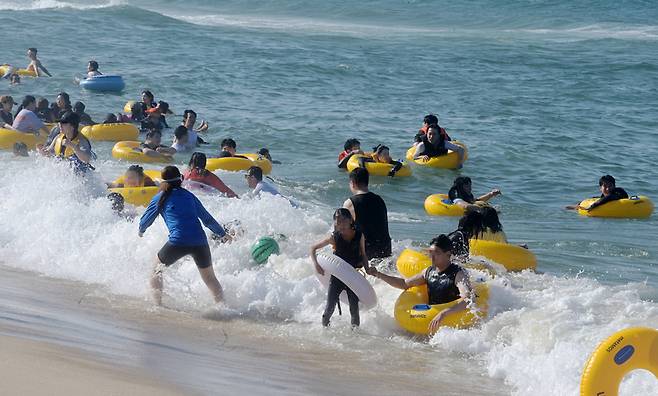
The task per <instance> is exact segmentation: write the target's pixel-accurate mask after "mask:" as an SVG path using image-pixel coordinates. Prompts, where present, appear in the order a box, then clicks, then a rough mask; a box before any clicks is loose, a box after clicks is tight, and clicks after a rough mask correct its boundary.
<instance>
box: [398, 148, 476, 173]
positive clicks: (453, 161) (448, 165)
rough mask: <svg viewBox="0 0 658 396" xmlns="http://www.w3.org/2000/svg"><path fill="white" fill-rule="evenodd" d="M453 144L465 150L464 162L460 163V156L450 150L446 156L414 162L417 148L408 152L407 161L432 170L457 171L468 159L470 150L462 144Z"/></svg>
mask: <svg viewBox="0 0 658 396" xmlns="http://www.w3.org/2000/svg"><path fill="white" fill-rule="evenodd" d="M452 143H454V144H456V145H458V146H461V147H463V148H464V161H463V162H461V163H460V162H459V155H458V154H457V153H456V152H454V151H452V150H448V154H446V155H441V156H438V157H432V158H430V159H429V160H427V161H423V160H421V159H417V160H414V153H415V152H416V146H412V147H410V148H409V150H407V160H409V161H413V162H415V163H416V164H418V165H423V166H429V167H430V168H443V169H457V168H459V166H460V165H461V164H463V163H464V162H466V160H467V159H468V149H467V148H466V145H465V144H463V143H461V142H457V141H453V142H452Z"/></svg>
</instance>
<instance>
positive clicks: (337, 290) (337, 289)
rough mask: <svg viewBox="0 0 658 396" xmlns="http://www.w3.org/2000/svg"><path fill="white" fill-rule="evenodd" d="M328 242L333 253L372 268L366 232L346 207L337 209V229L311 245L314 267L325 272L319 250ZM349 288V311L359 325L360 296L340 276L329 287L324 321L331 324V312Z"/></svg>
mask: <svg viewBox="0 0 658 396" xmlns="http://www.w3.org/2000/svg"><path fill="white" fill-rule="evenodd" d="M327 245H331V246H332V248H333V250H334V255H336V256H338V257H340V258H341V259H343V260H345V261H346V262H347V263H348V264H350V265H351V266H353V267H354V268H361V267H363V268H365V270H366V271H370V268H369V266H368V257H367V255H366V251H365V239H364V238H363V234H362V233H361V231H359V230H358V229H357V227H356V225H355V224H354V220H353V218H352V214H351V213H350V211H349V210H347V209H345V208H340V209H337V210H336V212H335V213H334V232H333V233H332V234H331V235H330V236H329V237H328V238H326V239H324V240H322V241H320V242H318V243H316V244H315V245H313V246H312V247H311V260H313V264H314V265H315V270H316V271H317V272H318V273H319V274H320V275H324V269H323V268H322V267H321V266H320V264H318V258H317V256H316V252H317V251H318V249H321V248H323V247H325V246H327ZM343 291H346V292H347V299H348V301H349V303H350V315H351V317H352V326H353V327H358V326H359V324H360V318H359V297H357V295H356V294H355V293H354V292H353V291H352V290H351V289H350V288H348V287H347V285H345V283H343V282H342V281H341V280H340V279H338V278H336V277H335V276H333V275H332V276H331V280H330V281H329V288H328V291H327V306H326V308H325V310H324V313H323V314H322V325H323V326H325V327H326V326H329V321H330V319H331V315H333V313H334V309H336V304H338V301H339V296H340V294H341V293H342V292H343Z"/></svg>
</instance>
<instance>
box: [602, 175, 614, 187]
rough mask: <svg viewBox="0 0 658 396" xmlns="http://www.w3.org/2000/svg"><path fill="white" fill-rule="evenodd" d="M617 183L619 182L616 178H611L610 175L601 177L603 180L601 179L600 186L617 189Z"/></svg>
mask: <svg viewBox="0 0 658 396" xmlns="http://www.w3.org/2000/svg"><path fill="white" fill-rule="evenodd" d="M616 183H617V181H616V180H615V178H614V177H612V176H610V175H604V176H601V178H600V179H599V186H602V185H604V184H605V185H607V186H610V187H615V186H616Z"/></svg>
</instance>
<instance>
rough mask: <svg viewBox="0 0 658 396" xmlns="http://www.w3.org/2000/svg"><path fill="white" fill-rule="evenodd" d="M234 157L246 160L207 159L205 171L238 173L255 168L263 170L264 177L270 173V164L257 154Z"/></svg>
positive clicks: (232, 158) (234, 158)
mask: <svg viewBox="0 0 658 396" xmlns="http://www.w3.org/2000/svg"><path fill="white" fill-rule="evenodd" d="M236 155H242V156H244V157H247V158H236V157H226V158H208V160H207V161H206V169H208V170H209V171H211V172H214V171H216V170H217V169H222V170H225V171H232V172H238V171H243V170H247V169H249V168H251V167H252V166H257V167H259V168H261V169H262V170H263V173H264V174H266V175H267V174H269V173H270V172H272V163H271V162H270V161H269V160H268V159H267V158H263V157H262V156H260V155H258V154H236Z"/></svg>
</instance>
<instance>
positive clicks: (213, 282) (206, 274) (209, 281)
mask: <svg viewBox="0 0 658 396" xmlns="http://www.w3.org/2000/svg"><path fill="white" fill-rule="evenodd" d="M199 274H201V279H203V283H205V284H206V286H208V289H209V290H210V293H212V295H213V298H214V299H215V302H221V301H222V300H224V291H223V290H222V285H220V284H219V281H218V280H217V277H216V276H215V271H214V270H213V268H212V265H211V266H210V267H206V268H199Z"/></svg>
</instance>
